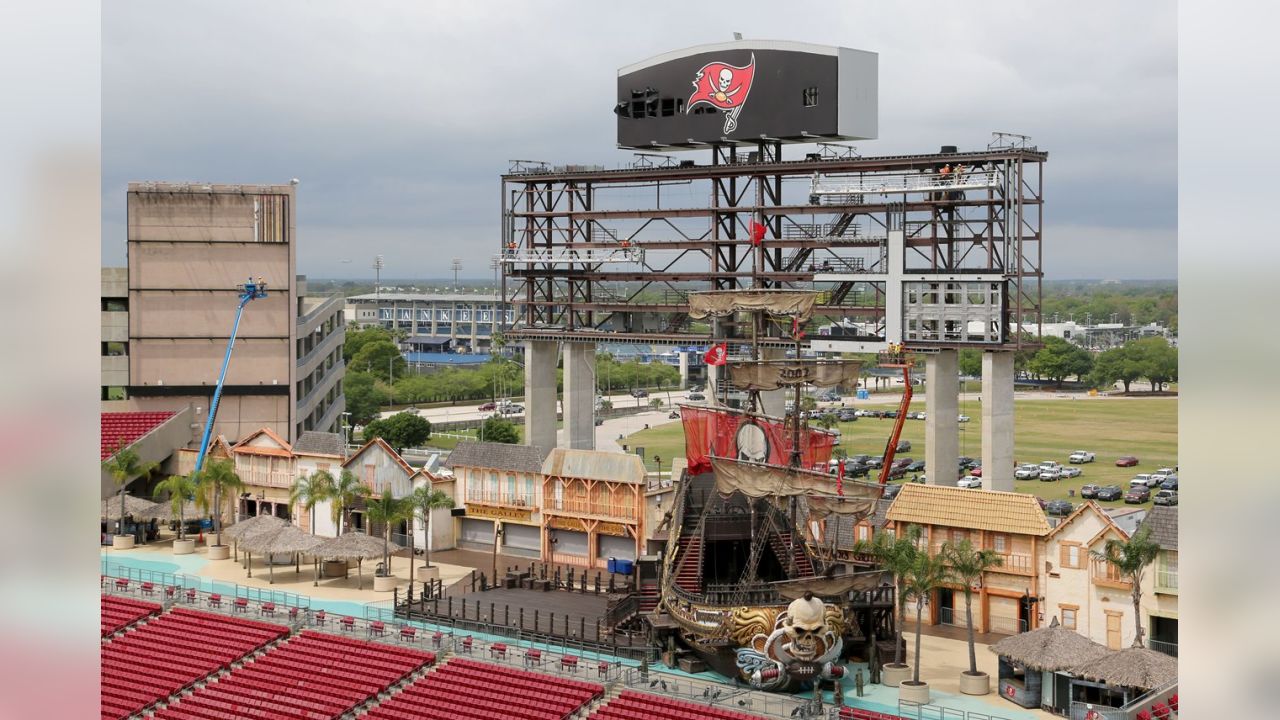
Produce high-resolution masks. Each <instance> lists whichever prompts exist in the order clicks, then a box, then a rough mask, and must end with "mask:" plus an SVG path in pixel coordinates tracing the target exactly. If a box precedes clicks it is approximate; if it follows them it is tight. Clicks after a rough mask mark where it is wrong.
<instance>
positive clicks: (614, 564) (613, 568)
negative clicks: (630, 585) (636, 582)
mask: <svg viewBox="0 0 1280 720" xmlns="http://www.w3.org/2000/svg"><path fill="white" fill-rule="evenodd" d="M606 566H607V567H608V568H609V572H611V573H616V572H618V559H617V558H609V562H608V563H606Z"/></svg>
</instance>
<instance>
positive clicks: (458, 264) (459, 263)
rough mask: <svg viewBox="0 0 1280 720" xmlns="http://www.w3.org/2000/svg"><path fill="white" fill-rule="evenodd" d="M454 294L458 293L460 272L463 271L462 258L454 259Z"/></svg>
mask: <svg viewBox="0 0 1280 720" xmlns="http://www.w3.org/2000/svg"><path fill="white" fill-rule="evenodd" d="M452 264H453V292H454V293H455V294H456V293H457V292H458V271H459V270H461V269H462V258H454V259H453V263H452Z"/></svg>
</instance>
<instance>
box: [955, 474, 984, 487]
mask: <svg viewBox="0 0 1280 720" xmlns="http://www.w3.org/2000/svg"><path fill="white" fill-rule="evenodd" d="M956 487H962V488H970V489H981V488H982V478H980V477H974V476H972V475H970V476H969V477H962V478H960V479H959V480H957V481H956Z"/></svg>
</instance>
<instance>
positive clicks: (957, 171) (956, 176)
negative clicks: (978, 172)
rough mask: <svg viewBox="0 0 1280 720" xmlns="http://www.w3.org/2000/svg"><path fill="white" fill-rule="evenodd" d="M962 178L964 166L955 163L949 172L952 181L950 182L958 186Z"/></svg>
mask: <svg viewBox="0 0 1280 720" xmlns="http://www.w3.org/2000/svg"><path fill="white" fill-rule="evenodd" d="M963 176H964V165H962V164H960V163H956V166H955V167H954V168H952V170H951V179H952V182H953V183H956V184H959V183H960V179H961V178H962V177H963Z"/></svg>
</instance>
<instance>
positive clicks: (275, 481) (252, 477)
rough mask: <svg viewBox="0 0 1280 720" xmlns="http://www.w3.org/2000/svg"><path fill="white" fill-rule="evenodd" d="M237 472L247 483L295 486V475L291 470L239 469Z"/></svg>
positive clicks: (267, 485) (282, 486) (279, 486)
mask: <svg viewBox="0 0 1280 720" xmlns="http://www.w3.org/2000/svg"><path fill="white" fill-rule="evenodd" d="M236 474H237V475H239V476H240V480H242V481H243V482H244V484H245V485H255V486H257V487H273V488H290V487H293V483H294V480H295V478H294V475H293V473H291V472H270V471H267V470H237V471H236Z"/></svg>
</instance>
